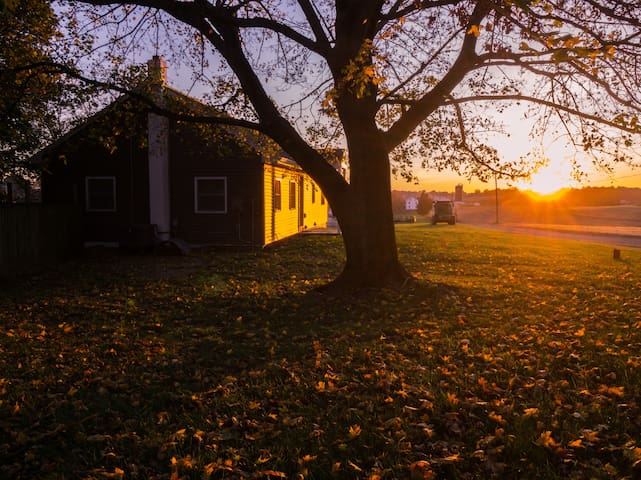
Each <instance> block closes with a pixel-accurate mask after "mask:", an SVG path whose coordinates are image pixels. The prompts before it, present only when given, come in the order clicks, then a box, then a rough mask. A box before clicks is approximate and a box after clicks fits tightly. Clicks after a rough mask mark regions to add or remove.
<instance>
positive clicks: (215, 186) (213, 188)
mask: <svg viewBox="0 0 641 480" xmlns="http://www.w3.org/2000/svg"><path fill="white" fill-rule="evenodd" d="M198 193H199V194H200V195H225V180H224V179H222V178H199V179H198Z"/></svg>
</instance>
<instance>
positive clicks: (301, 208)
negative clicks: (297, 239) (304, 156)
mask: <svg viewBox="0 0 641 480" xmlns="http://www.w3.org/2000/svg"><path fill="white" fill-rule="evenodd" d="M304 182H305V180H304V179H303V177H299V179H298V230H299V231H300V230H302V229H303V227H304V226H305V184H304Z"/></svg>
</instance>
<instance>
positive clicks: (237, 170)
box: [170, 125, 263, 246]
mask: <svg viewBox="0 0 641 480" xmlns="http://www.w3.org/2000/svg"><path fill="white" fill-rule="evenodd" d="M170 145H171V146H170V149H171V159H172V161H171V166H170V179H171V185H170V191H171V225H172V235H173V236H175V237H178V238H181V239H183V240H186V241H188V242H192V243H200V244H215V245H239V246H242V245H248V246H249V245H252V246H262V245H263V234H262V216H261V213H262V209H263V201H262V194H261V192H262V168H261V165H262V164H261V161H260V158H259V156H258V155H257V154H256V153H254V152H252V151H251V150H249V149H248V148H246V147H243V146H242V145H239V144H234V141H233V140H232V139H230V138H227V139H225V138H222V137H221V134H220V133H217V132H216V131H212V132H210V133H209V134H208V135H207V134H205V139H203V132H202V131H199V130H198V128H197V127H194V126H189V125H182V126H181V125H179V126H178V128H176V127H174V128H172V137H171V142H170ZM196 177H216V178H224V179H225V181H226V194H227V198H226V209H225V211H224V212H220V213H207V212H197V211H196V206H195V194H196V192H195V181H194V179H195V178H196Z"/></svg>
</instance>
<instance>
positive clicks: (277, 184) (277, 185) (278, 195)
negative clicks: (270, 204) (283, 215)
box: [274, 180, 282, 210]
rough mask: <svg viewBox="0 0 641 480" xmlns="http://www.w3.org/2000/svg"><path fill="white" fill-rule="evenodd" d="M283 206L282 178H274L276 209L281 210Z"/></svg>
mask: <svg viewBox="0 0 641 480" xmlns="http://www.w3.org/2000/svg"><path fill="white" fill-rule="evenodd" d="M281 208H282V202H281V193H280V180H274V210H280V209H281Z"/></svg>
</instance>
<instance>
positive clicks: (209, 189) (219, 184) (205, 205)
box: [196, 178, 227, 213]
mask: <svg viewBox="0 0 641 480" xmlns="http://www.w3.org/2000/svg"><path fill="white" fill-rule="evenodd" d="M196 211H197V212H203V213H225V212H226V211H227V198H226V179H225V178H196Z"/></svg>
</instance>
